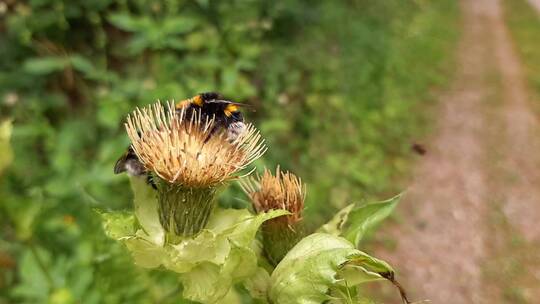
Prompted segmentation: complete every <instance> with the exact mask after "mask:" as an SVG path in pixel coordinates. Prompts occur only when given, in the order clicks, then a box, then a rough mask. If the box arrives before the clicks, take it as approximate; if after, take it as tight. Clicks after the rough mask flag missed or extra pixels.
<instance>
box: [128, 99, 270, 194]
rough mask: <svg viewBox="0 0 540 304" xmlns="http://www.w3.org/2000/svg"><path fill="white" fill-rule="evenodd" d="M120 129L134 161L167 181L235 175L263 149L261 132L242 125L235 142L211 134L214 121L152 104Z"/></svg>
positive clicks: (205, 182) (197, 183)
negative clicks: (241, 131)
mask: <svg viewBox="0 0 540 304" xmlns="http://www.w3.org/2000/svg"><path fill="white" fill-rule="evenodd" d="M126 130H127V133H128V136H129V138H130V139H131V144H132V147H133V149H134V150H135V153H136V154H137V156H138V157H139V160H140V161H141V162H142V163H143V165H144V166H145V167H146V168H147V169H148V170H150V171H152V172H154V173H155V174H156V175H157V176H159V177H160V178H161V179H163V180H164V181H166V182H169V183H171V184H177V185H183V186H186V187H207V186H209V185H215V184H219V183H223V182H225V181H228V180H230V179H232V178H235V177H236V175H235V174H236V173H238V172H239V171H240V170H242V169H244V168H245V167H246V166H247V165H249V164H250V163H251V162H253V161H254V160H256V159H257V158H259V157H260V156H261V155H262V154H264V152H265V151H266V147H265V145H264V143H263V140H262V138H261V135H260V134H259V132H258V131H257V129H255V127H253V125H251V124H250V125H248V126H247V128H246V130H245V131H244V132H243V133H242V134H240V135H239V136H238V137H237V138H236V139H235V140H233V141H228V140H227V136H226V132H216V130H215V129H214V119H213V118H210V117H207V116H203V115H202V114H201V112H199V111H194V112H193V113H191V115H187V112H186V111H185V110H184V109H182V110H175V108H174V103H172V102H170V103H167V108H165V107H164V106H163V105H162V104H161V103H159V102H157V103H155V104H153V105H151V106H148V107H146V108H143V109H137V110H135V111H134V112H133V113H132V114H131V115H129V116H128V118H127V123H126Z"/></svg>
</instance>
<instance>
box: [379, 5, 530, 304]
mask: <svg viewBox="0 0 540 304" xmlns="http://www.w3.org/2000/svg"><path fill="white" fill-rule="evenodd" d="M530 1H531V2H533V1H532V0H530ZM461 8H462V15H463V33H462V38H461V41H460V45H459V48H458V54H457V71H456V73H455V77H454V80H453V83H452V85H451V86H450V87H449V89H447V91H446V92H444V93H443V94H442V95H441V96H440V98H439V99H440V100H439V103H440V108H439V110H438V113H437V115H438V118H437V123H436V129H435V132H434V134H433V135H432V137H431V139H429V140H428V144H427V150H428V152H427V154H426V155H425V156H424V157H423V158H421V159H420V160H419V162H418V166H417V168H416V170H415V173H414V181H413V183H412V186H411V187H410V189H409V190H408V191H407V194H406V196H405V198H404V201H403V202H402V204H401V205H400V207H399V209H398V214H399V215H398V217H399V218H400V221H399V223H397V224H395V225H391V226H390V227H388V228H386V231H384V230H385V229H383V231H382V232H381V233H380V234H383V235H384V234H385V233H386V234H390V235H391V236H392V238H393V239H395V240H397V244H396V246H395V248H392V249H389V248H378V249H377V251H378V252H376V253H375V254H376V256H380V257H382V258H384V259H386V260H388V261H389V262H390V263H391V264H392V265H394V266H395V267H396V268H397V269H398V272H399V273H398V277H397V278H398V280H399V281H401V283H402V285H404V287H405V288H406V289H407V290H408V292H409V294H410V295H409V297H410V298H411V299H412V300H413V301H420V300H430V301H431V303H441V304H447V303H453V304H460V303H531V304H532V303H540V123H539V119H538V115H537V113H535V112H534V111H533V106H532V104H533V103H535V102H536V103H537V102H540V101H537V100H532V99H533V97H532V95H531V94H529V90H528V88H527V84H526V79H525V78H524V75H523V72H522V66H521V63H520V60H519V58H518V57H517V54H516V51H515V46H514V45H513V41H512V38H511V37H510V34H509V31H508V29H507V27H506V24H505V21H504V12H503V11H502V6H501V3H500V2H499V1H496V0H464V1H461ZM394 302H395V303H398V300H396V299H395V297H392V298H388V300H387V301H385V303H394Z"/></svg>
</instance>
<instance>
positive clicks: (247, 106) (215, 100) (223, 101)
mask: <svg viewBox="0 0 540 304" xmlns="http://www.w3.org/2000/svg"><path fill="white" fill-rule="evenodd" d="M207 103H226V104H233V105H235V106H239V107H243V108H251V107H252V105H248V104H245V103H241V102H234V101H229V100H221V99H214V100H210V101H207Z"/></svg>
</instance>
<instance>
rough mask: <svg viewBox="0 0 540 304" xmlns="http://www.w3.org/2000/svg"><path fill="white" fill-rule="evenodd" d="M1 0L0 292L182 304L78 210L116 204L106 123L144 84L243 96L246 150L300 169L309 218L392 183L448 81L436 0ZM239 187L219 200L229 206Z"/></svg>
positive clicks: (118, 122)
mask: <svg viewBox="0 0 540 304" xmlns="http://www.w3.org/2000/svg"><path fill="white" fill-rule="evenodd" d="M7 3H9V4H7V7H6V11H5V12H3V13H2V14H3V15H2V17H1V18H2V19H1V20H0V22H1V24H0V28H1V31H2V35H0V58H1V59H0V105H1V106H0V119H1V121H4V118H5V117H8V118H10V119H11V120H12V122H13V129H12V136H11V143H12V150H13V155H14V156H15V157H14V159H13V161H12V162H11V164H10V166H9V167H8V168H7V169H5V170H3V171H2V176H0V178H1V184H0V197H2V200H1V203H0V219H1V223H0V231H1V232H0V258H1V260H2V261H4V260H6V261H12V262H9V263H6V265H4V263H0V301H5V302H16V303H35V302H47V301H49V302H51V303H66V302H82V301H83V300H84V303H155V302H161V303H182V302H181V301H183V300H181V299H180V294H181V292H180V291H179V290H178V287H177V278H176V276H174V275H171V274H169V273H165V272H163V271H157V270H156V271H149V272H148V271H144V270H141V269H139V268H136V267H134V266H132V263H131V258H130V257H129V256H127V255H126V254H125V249H124V248H123V247H122V246H119V245H118V244H116V243H115V242H114V241H112V240H109V239H107V238H106V237H105V235H104V234H103V232H102V231H101V230H100V227H101V223H100V221H99V220H98V219H97V218H96V216H95V212H94V211H93V209H95V208H99V209H102V210H106V209H112V210H122V209H126V208H128V207H130V205H131V193H130V191H129V190H128V189H129V186H128V179H127V178H125V177H123V176H114V174H113V172H112V167H113V165H114V162H115V161H116V159H117V158H118V157H119V156H120V154H121V153H122V152H123V150H124V149H125V148H126V146H127V144H128V139H127V136H125V133H124V131H123V126H122V123H123V120H124V116H125V113H128V112H129V111H130V110H132V109H133V108H134V107H135V106H139V105H144V104H148V103H150V102H152V101H153V100H155V99H158V98H159V99H162V100H166V99H172V98H174V99H182V98H186V97H188V96H191V95H193V94H195V93H199V92H202V91H208V90H215V91H219V92H221V93H223V94H224V95H225V96H227V97H229V98H231V99H234V100H237V101H245V102H247V103H249V104H251V105H253V108H254V109H255V110H256V111H255V112H250V111H249V110H246V112H247V113H246V114H247V116H248V117H247V118H248V119H249V120H251V121H254V122H255V123H256V125H257V126H260V127H261V129H262V131H263V135H264V136H265V138H266V139H267V142H268V145H269V146H271V147H273V149H271V151H269V153H268V154H267V155H266V158H265V160H264V162H260V163H259V165H260V166H263V165H268V166H274V165H275V164H277V163H280V164H281V165H282V167H285V168H286V169H290V170H293V171H295V172H297V173H298V174H299V175H300V176H302V177H303V178H304V180H305V181H306V182H307V183H308V189H309V191H310V194H309V196H308V201H307V205H308V214H307V215H306V217H307V218H310V219H311V220H313V221H312V222H315V223H321V222H323V221H325V220H327V219H328V217H329V214H332V213H331V212H332V211H334V210H337V209H339V208H341V207H343V206H345V205H347V204H349V203H350V202H351V201H357V200H358V198H362V197H368V198H369V197H373V196H375V195H378V194H380V193H385V192H390V191H394V190H395V187H396V186H395V185H396V184H395V183H393V182H392V181H393V180H394V178H396V177H398V176H400V175H401V174H402V173H403V172H405V169H406V162H407V160H408V158H409V149H408V147H409V144H410V141H411V139H412V138H413V137H415V136H418V134H419V132H420V131H421V126H422V124H421V122H422V120H421V119H422V113H425V111H424V109H423V107H424V106H426V105H427V104H428V103H426V101H429V95H428V91H429V89H430V88H431V86H433V85H439V84H442V83H444V80H445V78H446V77H445V71H446V70H445V69H444V66H445V64H444V62H445V61H446V60H445V58H446V57H447V55H448V54H449V53H450V52H451V51H452V43H453V41H454V38H455V34H456V31H455V28H456V27H455V26H454V22H455V19H456V11H457V9H456V4H455V1H450V0H442V1H399V0H389V1H375V0H368V1H364V0H362V1H346V2H343V1H315V2H314V1H290V0H287V1H278V2H268V1H263V2H261V1H249V0H248V1H216V0H193V1H140V0H94V1H67V0H40V1H9V2H7ZM3 128H4V127H2V130H4V129H3ZM2 132H3V131H2ZM2 134H3V133H2ZM1 140H3V137H1V136H0V141H1ZM4 147H6V146H5V145H4V144H3V142H0V149H4ZM2 153H4V152H3V151H2ZM0 155H5V154H0ZM2 157H3V156H1V157H0V159H2V160H0V162H2V161H3V158H2ZM238 193H239V192H238V191H232V190H229V191H227V192H226V193H224V194H223V196H222V198H223V202H224V203H226V204H228V205H232V206H233V207H242V206H245V204H244V203H242V202H241V201H239V200H238V199H237V197H238V196H239V194H238ZM138 224H140V225H143V226H144V225H145V224H144V223H142V221H141V223H138ZM31 248H34V249H31ZM38 260H41V261H42V263H39V262H37V261H38ZM23 270H24V271H23ZM29 271H30V272H32V273H35V276H34V280H38V279H40V278H41V280H40V282H39V284H41V285H36V284H38V282H37V281H32V278H29V276H28V275H27V273H28V272H29ZM46 273H49V275H46ZM47 276H50V277H52V280H51V281H50V282H48V283H46V281H47V280H45V279H42V278H45V277H47ZM78 280H81V282H79V281H78ZM44 286H46V287H44Z"/></svg>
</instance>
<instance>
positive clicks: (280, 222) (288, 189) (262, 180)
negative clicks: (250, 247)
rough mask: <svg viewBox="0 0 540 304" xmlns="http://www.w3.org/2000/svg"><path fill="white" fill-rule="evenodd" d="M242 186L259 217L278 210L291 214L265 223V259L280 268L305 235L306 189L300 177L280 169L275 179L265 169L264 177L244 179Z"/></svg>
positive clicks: (263, 228)
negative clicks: (278, 265)
mask: <svg viewBox="0 0 540 304" xmlns="http://www.w3.org/2000/svg"><path fill="white" fill-rule="evenodd" d="M240 185H241V187H242V189H243V190H244V192H245V193H246V194H247V195H248V196H249V197H250V199H251V201H252V202H253V206H254V208H255V210H256V211H257V213H263V212H268V211H270V210H277V209H284V210H287V211H289V212H290V214H288V215H283V216H280V217H277V218H274V219H271V220H269V221H266V222H265V223H264V224H263V226H262V233H263V245H264V248H263V249H264V252H265V255H266V257H267V258H268V260H269V262H270V263H272V264H273V265H277V264H278V263H279V262H280V261H281V259H282V258H283V257H284V256H285V254H286V253H287V252H288V251H289V250H290V249H291V248H292V247H294V245H296V243H297V242H298V241H299V240H300V239H301V238H302V236H303V234H304V229H303V227H302V224H301V220H302V211H303V209H304V201H305V198H306V186H305V184H303V183H302V180H301V179H300V178H299V177H297V176H296V175H294V174H292V173H290V172H282V171H281V170H280V169H279V167H278V168H277V169H276V174H275V175H272V173H271V172H270V171H269V170H268V169H266V170H265V171H264V173H263V174H262V176H258V177H257V178H248V179H245V180H243V181H241V183H240Z"/></svg>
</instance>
